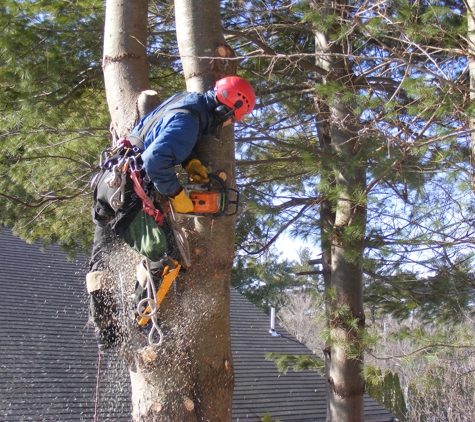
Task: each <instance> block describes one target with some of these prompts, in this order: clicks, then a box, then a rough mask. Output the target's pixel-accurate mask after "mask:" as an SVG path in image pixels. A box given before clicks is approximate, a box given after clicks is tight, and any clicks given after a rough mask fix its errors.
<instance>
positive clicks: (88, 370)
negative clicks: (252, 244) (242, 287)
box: [0, 228, 392, 422]
mask: <svg viewBox="0 0 475 422" xmlns="http://www.w3.org/2000/svg"><path fill="white" fill-rule="evenodd" d="M86 264H87V259H86V258H85V257H81V256H79V257H78V258H77V259H76V260H74V261H67V260H66V255H65V253H64V252H62V251H61V250H60V248H59V247H58V246H50V247H47V248H46V250H45V251H44V252H41V251H40V247H39V245H38V244H32V245H29V244H27V243H25V242H24V241H22V240H20V239H19V238H17V237H14V236H13V235H12V233H11V230H9V229H5V228H4V229H3V233H2V235H0V420H2V421H5V422H19V421H20V422H21V421H35V422H39V421H56V422H57V421H88V422H89V421H91V420H93V418H94V412H95V400H96V384H97V373H98V371H97V365H98V353H97V345H96V342H95V340H94V338H93V333H92V329H91V328H90V327H89V326H88V325H87V319H88V316H87V309H88V305H87V293H86V290H85V283H84V277H85V273H86V266H87V265H86ZM268 330H269V322H268V318H267V316H266V315H265V314H263V313H262V312H261V311H260V310H259V309H258V308H256V307H255V306H254V305H253V304H251V303H250V302H249V301H247V300H246V299H245V298H244V297H243V296H241V295H240V294H239V293H237V292H236V291H235V290H232V292H231V338H232V340H231V341H232V348H233V357H234V365H235V378H236V382H235V391H234V398H233V421H235V422H240V421H244V420H246V421H253V422H254V421H259V420H260V418H261V417H262V416H263V415H264V414H266V413H269V414H270V415H271V417H272V418H273V419H280V420H281V421H282V422H287V421H299V422H306V421H324V420H325V412H326V409H325V382H324V379H323V378H322V377H319V376H318V375H317V374H316V373H314V372H310V371H303V372H292V371H289V372H288V373H287V374H285V375H284V374H279V373H278V372H277V370H276V368H275V365H274V363H272V362H268V361H266V360H265V354H266V353H267V352H278V353H279V352H280V353H286V354H308V353H309V350H308V349H307V348H306V347H305V346H303V345H301V344H298V343H296V342H295V341H292V340H289V339H287V338H284V337H280V338H279V337H273V336H271V335H270V334H269V333H268ZM277 331H278V332H280V333H282V334H283V335H285V336H286V337H289V338H291V336H290V335H289V334H288V333H287V332H286V331H285V330H284V329H283V328H280V327H279V328H278V329H277ZM99 393H100V395H99V405H98V412H99V413H98V415H99V417H98V420H99V421H101V422H104V421H111V420H114V421H129V420H130V416H129V415H130V400H129V398H130V386H129V383H128V375H127V370H126V368H125V366H124V364H123V362H122V361H121V360H120V359H117V358H116V357H115V356H114V353H113V352H110V353H106V354H105V355H104V356H103V357H102V362H101V371H100V384H99ZM365 406H366V420H367V421H373V422H377V421H378V422H386V421H391V420H392V417H391V415H390V414H389V413H388V412H386V411H385V410H384V409H382V408H381V406H379V405H378V404H376V403H375V402H374V401H372V400H371V399H370V398H366V401H365ZM177 422H179V421H177Z"/></svg>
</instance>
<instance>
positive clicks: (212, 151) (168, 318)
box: [104, 0, 235, 422]
mask: <svg viewBox="0 0 475 422" xmlns="http://www.w3.org/2000/svg"><path fill="white" fill-rule="evenodd" d="M175 7H176V16H177V18H176V27H177V37H178V42H179V47H180V54H181V57H182V63H183V68H184V72H185V77H186V82H187V88H188V90H189V91H196V92H204V91H205V90H207V89H212V88H213V87H214V83H215V81H216V80H217V79H218V78H220V77H222V76H224V75H225V74H226V73H227V72H229V71H232V70H233V64H232V63H227V62H226V61H225V60H221V61H220V60H214V61H213V60H210V59H199V58H198V56H208V57H209V56H213V55H217V56H219V57H221V58H225V57H226V56H228V55H231V50H230V49H229V48H228V47H227V46H226V45H225V43H224V38H223V36H222V33H221V21H220V14H219V1H217V0H208V1H196V0H195V1H191V0H190V1H183V0H178V1H176V2H175ZM146 23H147V2H146V1H145V0H125V1H124V0H121V1H117V0H113V1H112V0H109V1H108V2H107V12H106V30H105V43H104V77H105V80H106V90H107V99H108V104H109V108H110V112H111V116H112V132H113V134H114V135H115V136H116V137H122V136H126V135H127V134H128V133H129V132H130V130H131V129H132V128H133V126H134V124H135V123H136V122H137V120H138V119H139V118H140V117H141V116H143V114H144V113H145V112H146V111H149V110H150V108H151V107H153V101H152V105H151V104H149V102H147V101H146V102H145V106H141V104H143V103H142V102H141V99H142V98H144V95H145V97H146V98H147V97H156V95H155V96H154V95H149V94H150V93H151V91H150V89H149V80H148V75H147V62H146V57H145V44H146ZM152 94H153V92H152ZM197 152H198V155H199V158H200V159H201V161H202V162H203V164H204V165H206V166H207V167H208V169H209V170H211V171H212V172H213V173H216V174H219V175H220V176H221V177H223V178H225V179H226V182H227V183H228V185H229V186H233V185H235V171H234V136H233V130H232V126H231V127H227V128H225V129H224V130H223V132H222V140H221V141H219V142H217V141H215V140H214V139H206V140H203V141H201V142H199V145H198V148H197ZM179 223H180V224H181V225H182V226H183V227H185V229H186V231H187V234H188V241H189V243H190V249H191V259H192V265H191V268H189V269H188V271H187V272H186V273H185V274H180V275H179V276H178V278H177V279H176V281H175V283H174V286H173V288H172V289H171V290H170V291H169V293H168V295H167V296H166V297H165V300H164V301H163V302H162V305H161V307H160V313H159V318H160V323H161V327H162V329H163V332H164V340H163V343H162V345H161V346H159V347H147V345H146V344H144V342H143V338H142V337H143V336H142V337H141V335H140V334H138V333H137V332H135V333H134V332H133V330H132V332H131V338H130V339H129V341H128V342H127V347H126V348H125V349H123V350H122V353H123V354H124V355H125V357H126V359H127V360H128V365H129V370H130V376H131V382H132V405H133V411H132V419H133V421H135V422H138V421H144V422H145V421H146V422H151V421H171V422H174V421H180V422H187V421H230V420H231V410H232V409H231V408H232V393H233V387H234V384H233V383H234V372H233V364H232V355H231V337H230V325H229V312H230V280H231V268H232V262H233V253H234V227H235V219H234V217H223V218H221V219H212V218H205V217H200V218H198V217H196V218H193V217H181V218H180V220H179ZM133 275H134V274H133V271H130V269H129V270H128V271H127V279H128V278H132V279H133ZM122 278H123V277H122ZM128 284H129V287H128V288H130V283H128Z"/></svg>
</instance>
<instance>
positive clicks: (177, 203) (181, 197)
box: [169, 188, 195, 214]
mask: <svg viewBox="0 0 475 422" xmlns="http://www.w3.org/2000/svg"><path fill="white" fill-rule="evenodd" d="M169 198H170V201H171V203H172V207H173V210H174V211H176V212H179V213H181V214H186V213H187V212H192V211H193V209H194V208H195V207H194V205H193V202H192V201H191V199H190V198H189V196H188V195H187V194H186V193H185V191H184V190H183V188H181V190H180V192H179V193H178V194H177V195H175V196H173V197H171V196H170V197H169Z"/></svg>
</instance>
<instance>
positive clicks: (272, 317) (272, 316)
mask: <svg viewBox="0 0 475 422" xmlns="http://www.w3.org/2000/svg"><path fill="white" fill-rule="evenodd" d="M269 334H270V335H272V336H274V337H282V335H281V334H279V333H278V332H277V331H275V308H270V330H269Z"/></svg>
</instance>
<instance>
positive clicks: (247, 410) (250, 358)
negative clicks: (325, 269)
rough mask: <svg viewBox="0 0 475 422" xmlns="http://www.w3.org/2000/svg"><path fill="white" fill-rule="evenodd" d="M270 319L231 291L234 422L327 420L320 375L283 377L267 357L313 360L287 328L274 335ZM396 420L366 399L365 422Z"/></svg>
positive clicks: (308, 351)
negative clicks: (287, 356)
mask: <svg viewBox="0 0 475 422" xmlns="http://www.w3.org/2000/svg"><path fill="white" fill-rule="evenodd" d="M269 328H270V324H269V319H268V317H267V316H266V315H265V314H263V312H262V311H260V310H259V309H258V308H257V307H256V306H255V305H253V304H252V303H251V302H249V301H248V300H246V299H245V298H244V297H243V296H241V295H240V294H239V293H237V292H236V291H234V290H232V291H231V344H232V349H233V360H234V366H235V368H234V369H235V378H236V382H235V387H234V397H233V420H235V421H236V422H241V421H259V420H260V418H261V417H262V416H264V415H265V414H266V413H269V414H270V416H271V417H272V420H277V419H280V420H281V421H282V422H290V421H298V422H315V421H322V422H324V421H326V402H325V379H324V378H323V377H321V376H319V375H317V374H316V373H315V372H312V371H302V372H293V371H292V370H289V371H288V372H287V373H286V374H283V373H278V372H277V370H276V367H275V364H274V363H273V362H269V361H266V360H265V355H266V354H267V353H268V352H275V353H282V354H287V355H308V354H311V351H310V350H309V349H308V348H307V347H305V346H304V345H302V344H300V343H298V342H297V341H296V339H295V338H293V337H292V336H291V335H290V334H289V333H288V332H287V331H286V330H285V329H284V328H283V327H278V328H277V327H276V331H277V332H278V333H279V334H281V335H282V337H274V336H272V335H271V334H269ZM392 420H393V416H392V415H391V414H390V413H389V412H387V411H386V410H385V409H383V408H382V407H381V406H380V405H379V404H377V403H376V402H375V401H374V400H372V399H371V398H370V397H369V396H367V395H365V421H368V422H369V421H372V422H388V421H392Z"/></svg>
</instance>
